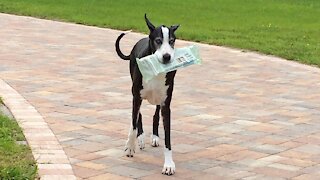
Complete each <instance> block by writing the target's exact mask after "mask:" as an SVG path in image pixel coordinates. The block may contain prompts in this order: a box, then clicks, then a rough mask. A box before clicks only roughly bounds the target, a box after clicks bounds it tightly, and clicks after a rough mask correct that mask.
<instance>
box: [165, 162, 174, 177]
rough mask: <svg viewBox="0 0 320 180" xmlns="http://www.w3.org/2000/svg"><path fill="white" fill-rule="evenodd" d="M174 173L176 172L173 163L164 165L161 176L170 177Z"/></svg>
mask: <svg viewBox="0 0 320 180" xmlns="http://www.w3.org/2000/svg"><path fill="white" fill-rule="evenodd" d="M175 171H176V165H175V164H174V162H173V161H171V162H166V163H164V165H163V169H162V174H165V175H169V176H170V175H173V174H174V173H175Z"/></svg>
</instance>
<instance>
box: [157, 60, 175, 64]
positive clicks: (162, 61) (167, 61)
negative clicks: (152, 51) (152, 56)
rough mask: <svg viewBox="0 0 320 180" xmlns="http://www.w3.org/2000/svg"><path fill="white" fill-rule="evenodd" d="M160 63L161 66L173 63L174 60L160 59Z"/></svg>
mask: <svg viewBox="0 0 320 180" xmlns="http://www.w3.org/2000/svg"><path fill="white" fill-rule="evenodd" d="M158 61H159V63H161V64H165V65H166V64H170V63H171V62H172V60H171V59H170V60H163V59H159V60H158Z"/></svg>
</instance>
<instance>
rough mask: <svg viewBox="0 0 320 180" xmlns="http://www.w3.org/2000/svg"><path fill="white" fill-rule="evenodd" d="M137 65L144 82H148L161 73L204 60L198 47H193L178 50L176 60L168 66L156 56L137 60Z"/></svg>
mask: <svg viewBox="0 0 320 180" xmlns="http://www.w3.org/2000/svg"><path fill="white" fill-rule="evenodd" d="M137 63H138V66H139V69H140V72H141V74H142V76H143V80H144V81H145V82H148V81H150V80H151V79H152V78H154V77H155V76H157V75H159V74H161V73H167V72H171V71H174V70H177V69H178V68H182V67H187V66H190V65H192V64H201V63H202V60H201V58H200V55H199V49H198V47H197V46H194V45H192V46H187V47H183V48H176V49H175V52H174V58H173V60H172V61H171V62H170V63H168V64H163V63H161V62H160V61H159V60H158V57H157V56H156V55H155V54H152V55H149V56H146V57H143V58H141V59H139V58H137Z"/></svg>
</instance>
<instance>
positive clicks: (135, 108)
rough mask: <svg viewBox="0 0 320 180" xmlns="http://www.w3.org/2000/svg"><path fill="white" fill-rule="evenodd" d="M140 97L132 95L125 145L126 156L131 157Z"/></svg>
mask: <svg viewBox="0 0 320 180" xmlns="http://www.w3.org/2000/svg"><path fill="white" fill-rule="evenodd" d="M141 102H142V100H141V98H140V97H136V96H134V98H133V106H132V124H131V126H130V130H129V135H128V140H127V143H126V146H125V150H124V151H125V153H126V155H127V156H128V157H133V154H134V153H135V147H136V139H137V122H138V119H139V118H140V117H139V116H140V106H141Z"/></svg>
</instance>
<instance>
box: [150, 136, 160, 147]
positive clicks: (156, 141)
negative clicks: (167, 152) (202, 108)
mask: <svg viewBox="0 0 320 180" xmlns="http://www.w3.org/2000/svg"><path fill="white" fill-rule="evenodd" d="M159 141H160V139H159V136H156V135H151V146H153V147H158V146H159Z"/></svg>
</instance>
